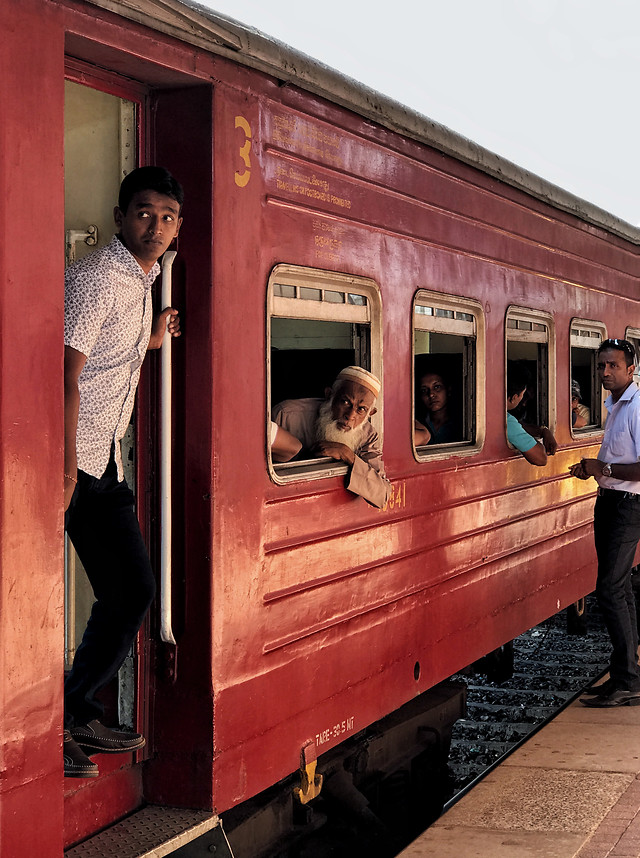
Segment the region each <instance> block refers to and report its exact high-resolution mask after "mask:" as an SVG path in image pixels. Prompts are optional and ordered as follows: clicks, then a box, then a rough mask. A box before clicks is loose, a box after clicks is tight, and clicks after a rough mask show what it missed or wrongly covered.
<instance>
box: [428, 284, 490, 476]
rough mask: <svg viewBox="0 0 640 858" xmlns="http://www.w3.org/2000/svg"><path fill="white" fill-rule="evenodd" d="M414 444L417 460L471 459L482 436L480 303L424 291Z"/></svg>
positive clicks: (482, 341)
mask: <svg viewBox="0 0 640 858" xmlns="http://www.w3.org/2000/svg"><path fill="white" fill-rule="evenodd" d="M413 356H414V378H413V421H412V425H413V443H414V450H415V455H416V458H417V459H418V461H426V460H428V459H431V458H433V457H434V456H440V457H443V456H449V455H452V454H453V455H455V454H468V453H469V452H470V450H469V448H470V447H471V448H472V449H479V448H480V447H481V445H482V441H483V437H484V398H483V397H481V396H480V395H479V390H480V383H481V379H480V378H479V372H478V368H479V367H484V364H485V361H484V319H483V315H482V308H481V306H480V304H478V303H476V302H474V301H471V300H469V299H465V298H457V297H454V296H450V295H441V294H439V293H434V292H427V291H425V290H420V291H419V292H418V293H417V294H416V297H415V301H414V307H413Z"/></svg>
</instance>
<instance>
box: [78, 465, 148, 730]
mask: <svg viewBox="0 0 640 858" xmlns="http://www.w3.org/2000/svg"><path fill="white" fill-rule="evenodd" d="M65 527H66V530H67V533H68V534H69V538H70V539H71V542H72V543H73V546H74V548H75V549H76V551H77V553H78V556H79V558H80V560H81V561H82V565H83V566H84V568H85V571H86V573H87V577H88V578H89V581H90V583H91V587H92V588H93V593H94V596H95V598H96V601H95V603H94V605H93V607H92V609H91V616H90V617H89V622H88V623H87V627H86V629H85V632H84V635H83V638H82V642H81V643H80V646H79V647H78V649H77V651H76V655H75V658H74V660H73V666H72V669H71V673H70V674H69V676H68V677H67V679H66V681H65V684H64V705H65V715H64V725H65V728H66V729H69V728H70V727H74V726H75V727H78V726H82V725H84V724H87V723H88V722H89V721H92V720H93V719H94V718H98V719H100V718H101V717H102V716H103V712H104V709H103V706H102V704H101V703H100V702H99V701H98V700H97V698H96V694H97V693H98V692H99V691H100V689H101V688H104V686H105V685H106V684H107V683H108V682H109V681H110V680H111V679H113V677H114V676H115V675H116V674H117V672H118V670H119V669H120V667H121V665H122V663H123V662H124V660H125V658H126V656H127V653H128V652H129V649H130V647H131V645H132V643H133V642H134V640H135V638H136V635H137V633H138V630H139V629H140V626H141V625H142V621H143V620H144V617H145V615H146V613H147V611H148V610H149V606H150V605H151V602H152V601H153V597H154V595H155V578H154V576H153V571H152V569H151V563H150V561H149V555H148V553H147V549H146V547H145V544H144V542H143V539H142V534H141V533H140V525H139V524H138V519H137V518H136V514H135V508H134V498H133V494H132V492H131V490H130V489H129V487H128V486H127V483H126V482H125V481H122V482H118V476H117V470H116V465H115V462H114V459H113V455H112V456H111V460H110V462H109V465H108V466H107V469H106V471H105V472H104V474H103V475H102V477H101V478H100V479H97V478H96V477H92V476H90V475H89V474H86V473H84V472H83V471H78V485H77V486H76V490H75V492H74V495H73V498H72V500H71V503H70V505H69V509H68V510H67V514H66V517H65Z"/></svg>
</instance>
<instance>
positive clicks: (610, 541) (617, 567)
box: [593, 491, 640, 691]
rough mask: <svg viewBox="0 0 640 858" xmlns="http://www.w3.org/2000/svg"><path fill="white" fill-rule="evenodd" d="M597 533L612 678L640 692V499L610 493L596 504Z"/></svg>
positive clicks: (599, 590) (600, 595)
mask: <svg viewBox="0 0 640 858" xmlns="http://www.w3.org/2000/svg"><path fill="white" fill-rule="evenodd" d="M593 529H594V535H595V543H596V553H597V555H598V580H597V583H596V595H597V597H598V603H599V605H600V611H601V612H602V616H603V619H604V621H605V624H606V626H607V631H608V632H609V637H610V638H611V643H612V645H613V652H612V654H611V667H610V673H611V678H612V679H613V680H614V681H615V682H616V683H617V685H618V686H619V687H620V688H624V689H627V690H628V691H637V690H640V667H638V626H637V621H636V603H635V597H634V594H633V589H632V586H631V568H632V566H633V559H634V556H635V552H636V546H637V544H638V539H639V538H640V495H631V496H628V495H627V494H626V493H625V492H616V491H606V492H604V493H603V494H602V495H600V496H599V497H598V498H597V500H596V506H595V512H594V520H593Z"/></svg>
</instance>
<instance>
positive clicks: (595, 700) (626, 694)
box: [580, 688, 640, 709]
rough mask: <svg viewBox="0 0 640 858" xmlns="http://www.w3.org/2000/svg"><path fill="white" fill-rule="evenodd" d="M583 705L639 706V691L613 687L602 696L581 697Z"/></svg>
mask: <svg viewBox="0 0 640 858" xmlns="http://www.w3.org/2000/svg"><path fill="white" fill-rule="evenodd" d="M580 703H582V704H583V706H594V707H598V708H602V709H604V708H606V707H611V706H640V691H626V690H625V689H624V688H614V690H613V691H612V692H611V693H610V694H606V695H604V696H602V697H581V698H580Z"/></svg>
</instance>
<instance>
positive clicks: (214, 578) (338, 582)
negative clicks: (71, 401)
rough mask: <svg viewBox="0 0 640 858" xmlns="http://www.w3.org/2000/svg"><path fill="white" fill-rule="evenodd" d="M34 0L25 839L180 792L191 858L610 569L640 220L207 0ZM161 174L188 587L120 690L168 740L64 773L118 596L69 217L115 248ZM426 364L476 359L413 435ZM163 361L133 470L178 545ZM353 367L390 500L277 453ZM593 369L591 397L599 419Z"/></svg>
mask: <svg viewBox="0 0 640 858" xmlns="http://www.w3.org/2000/svg"><path fill="white" fill-rule="evenodd" d="M5 12H6V14H5V21H6V22H8V24H7V27H6V29H5V34H4V37H3V51H2V54H1V56H0V64H1V65H0V68H1V70H2V74H1V75H0V87H1V88H2V104H3V121H2V124H1V125H0V140H1V146H0V166H1V169H2V173H3V177H4V181H3V183H2V187H3V189H4V197H5V199H4V206H3V215H2V224H3V242H2V246H1V248H0V271H1V272H2V280H1V287H0V288H1V289H2V292H1V303H0V324H1V326H2V343H3V362H2V393H1V395H0V415H1V417H0V433H1V434H0V463H1V468H2V486H3V491H2V500H1V511H2V544H1V552H2V553H1V558H2V562H1V567H0V569H1V572H0V575H1V582H0V583H1V590H0V593H1V604H2V617H3V622H2V631H1V632H0V634H1V635H2V652H3V670H2V672H1V675H2V679H1V683H2V694H1V695H0V701H1V702H0V725H1V744H0V759H1V769H2V773H3V777H2V780H1V781H0V798H1V803H0V843H1V847H0V848H1V849H2V854H3V855H4V854H6V855H11V856H19V855H25V856H27V855H29V856H31V855H36V854H37V855H39V856H43V858H44V856H60V855H61V854H62V852H63V850H64V848H66V847H72V846H73V845H74V844H76V843H78V842H80V841H84V840H86V839H87V838H90V837H91V836H92V835H93V834H94V833H95V832H97V831H100V830H102V829H107V830H108V834H107V838H113V837H114V836H115V834H114V833H113V831H111V829H110V826H112V825H113V824H114V823H115V822H117V821H118V820H119V819H121V818H123V817H127V816H128V815H130V814H132V813H134V812H135V811H137V810H138V809H139V808H142V807H147V810H146V811H145V813H147V814H148V813H151V812H152V811H151V810H150V809H149V808H155V807H160V808H172V809H173V810H171V811H169V810H161V811H160V818H161V819H162V820H163V822H166V823H167V825H169V826H171V825H173V826H174V829H173V833H171V832H168V833H167V834H166V835H165V834H161V835H158V836H159V837H160V839H164V841H165V845H164V847H163V849H164V850H165V851H164V852H162V854H167V852H168V851H171V849H172V848H173V846H170V845H168V844H169V843H171V844H175V845H182V844H184V843H185V842H186V841H187V840H188V839H189V838H190V837H193V836H195V835H196V834H199V833H201V832H202V831H204V830H206V829H207V828H208V827H211V826H213V825H215V824H216V821H217V816H216V814H221V813H222V814H224V812H225V811H228V810H229V809H230V808H233V807H234V806H238V805H242V804H243V803H245V802H247V800H249V799H251V798H252V797H254V796H256V795H258V794H260V793H262V792H263V791H264V790H266V789H267V788H269V787H271V786H272V785H275V784H277V783H278V782H281V781H282V780H283V779H286V778H290V776H291V775H292V774H293V773H295V772H296V771H297V769H298V767H299V765H300V759H301V753H302V760H303V763H309V764H310V765H309V768H308V772H307V774H308V775H310V776H312V784H311V787H312V789H311V794H312V793H313V775H314V768H313V761H314V759H315V757H316V756H318V755H319V756H320V761H321V765H320V767H319V768H320V771H322V768H323V767H322V762H323V760H324V759H329V756H328V755H327V754H328V752H329V751H332V750H333V749H338V750H337V751H335V753H336V754H339V753H340V747H341V746H342V743H344V742H345V741H347V742H348V741H350V740H353V737H357V736H358V735H359V734H360V733H361V731H363V730H364V729H365V728H366V727H367V726H368V725H370V724H372V723H373V722H376V721H378V720H379V719H381V718H383V717H384V716H387V715H389V714H390V713H396V712H397V710H399V709H401V707H403V706H404V705H406V704H407V703H409V702H411V701H414V702H413V703H412V704H411V705H412V707H414V708H413V709H412V710H411V713H410V716H407V717H408V719H409V721H410V720H411V718H413V717H415V713H416V711H423V709H424V708H425V707H426V705H427V704H426V703H424V702H423V701H425V700H426V699H427V698H425V697H424V696H422V695H424V693H425V692H427V691H428V690H429V689H432V688H433V687H434V686H435V685H436V684H437V683H439V682H440V681H441V680H443V679H445V678H447V677H449V676H450V675H452V674H453V673H455V672H456V671H457V670H459V669H461V668H462V667H464V666H465V665H467V664H469V663H471V662H472V661H474V660H475V659H477V658H479V657H481V656H483V655H484V654H486V653H488V652H490V651H491V650H493V649H495V648H496V647H499V646H500V645H502V644H504V643H505V642H506V641H508V640H510V639H511V638H513V637H514V636H516V635H517V634H519V633H520V632H522V631H523V630H525V629H527V628H529V627H530V626H531V625H533V624H535V623H537V622H539V621H540V620H542V619H544V618H545V617H548V616H549V615H551V614H553V613H554V612H556V611H558V610H560V609H562V608H564V607H566V606H567V605H569V604H571V603H572V602H574V601H575V600H577V599H579V598H580V597H582V596H583V595H584V594H585V593H587V592H589V591H590V590H591V589H592V586H593V582H594V558H593V548H592V538H591V531H590V522H591V510H592V497H591V495H592V486H589V485H588V484H586V485H582V484H580V485H578V484H577V483H576V481H575V480H569V479H568V478H567V468H568V466H569V464H570V463H571V462H573V461H575V460H576V459H577V458H579V457H580V456H582V455H593V453H594V451H595V450H597V447H598V444H599V438H600V436H601V425H602V404H601V395H600V392H599V391H598V389H597V388H596V387H595V386H594V385H593V383H592V379H593V361H594V354H595V351H596V349H597V346H598V343H599V342H601V340H602V339H603V338H605V337H606V336H608V335H609V334H611V335H613V336H622V335H626V336H627V337H630V338H632V339H636V340H640V313H639V310H638V301H637V282H638V281H637V278H638V274H639V273H640V260H639V251H638V244H639V242H640V233H639V232H638V230H636V229H634V228H632V227H630V226H629V225H627V224H624V223H622V222H620V221H618V220H616V219H615V218H613V217H611V216H609V215H607V214H606V213H604V212H602V211H600V210H597V209H595V208H594V207H592V206H590V205H587V204H585V203H582V202H580V201H579V200H576V199H574V198H573V197H571V196H570V195H568V194H565V193H563V192H562V191H560V190H559V189H557V188H555V187H552V186H549V185H547V184H546V183H544V182H543V181H541V180H539V179H537V178H536V177H533V176H530V175H528V174H526V173H525V172H523V171H520V170H518V169H517V168H515V167H513V165H510V164H508V163H506V162H503V161H501V160H500V159H498V158H495V157H494V156H492V155H490V153H487V152H484V151H482V150H481V149H479V148H478V147H475V146H474V145H472V144H471V143H468V142H467V141H464V140H462V139H460V138H457V137H456V136H455V135H453V134H451V133H450V132H448V131H446V130H445V129H442V128H439V127H438V126H436V125H434V124H433V123H430V122H429V121H427V120H426V119H424V118H423V117H420V116H417V115H415V114H412V113H411V112H410V111H408V110H406V109H404V108H401V107H400V106H398V105H396V104H393V103H391V102H389V101H387V100H385V99H384V98H382V97H381V96H378V95H376V94H375V93H372V92H370V91H368V90H366V89H365V88H364V87H361V86H359V85H357V84H355V83H353V82H352V81H349V80H346V79H344V78H342V77H340V76H339V75H337V74H335V73H333V72H331V71H330V70H328V69H326V68H324V67H322V66H319V65H317V64H315V63H314V62H312V61H311V60H309V59H308V58H306V57H303V56H301V55H299V54H297V53H296V52H295V51H292V50H290V49H289V48H286V47H284V46H283V45H280V44H278V43H276V42H273V41H271V40H269V39H267V38H265V37H263V36H261V35H260V34H258V33H256V32H254V31H252V30H250V29H247V28H244V27H241V26H240V25H238V24H236V23H234V22H231V21H229V20H227V19H225V18H223V17H221V16H218V15H215V14H213V13H207V12H206V11H205V10H203V9H202V8H200V7H198V6H195V5H193V6H192V5H189V4H183V3H180V2H178V0H169V2H153V0H141V2H138V3H135V4H134V3H130V2H127V0H95V2H80V0H19V2H18V0H6V3H5ZM137 163H162V164H165V165H166V166H168V167H169V168H170V169H171V171H172V172H173V173H174V174H175V175H176V176H177V177H178V178H179V179H180V180H181V181H182V182H183V184H184V185H185V189H186V195H187V205H186V209H185V223H184V229H183V231H182V233H181V237H180V248H179V255H178V258H177V260H176V263H175V266H174V273H175V283H174V287H175V289H174V293H175V297H174V303H175V304H176V305H177V306H178V307H179V308H180V309H181V315H182V318H183V323H184V330H185V336H184V337H183V338H182V340H181V341H179V342H178V343H177V344H175V345H174V349H173V351H174V361H173V363H174V365H173V370H172V379H173V405H172V414H173V430H172V448H171V450H172V452H171V468H172V475H173V490H172V501H173V503H172V515H173V525H172V535H173V549H172V561H173V564H172V565H173V573H172V580H171V593H169V591H168V590H167V589H166V588H165V590H164V594H163V597H162V598H161V599H159V600H158V605H157V606H156V608H154V610H153V615H152V616H151V618H150V620H149V624H148V627H147V628H146V629H145V632H144V634H142V635H141V637H140V641H139V646H138V648H137V650H136V652H135V653H133V654H132V657H131V659H130V661H129V663H128V665H127V670H126V671H123V672H122V674H123V675H122V676H121V678H120V682H119V689H116V690H114V695H113V701H112V705H113V715H114V717H118V718H119V719H120V720H121V721H123V722H125V723H129V724H131V725H135V726H136V728H137V729H142V730H143V731H144V732H145V733H146V735H147V736H148V746H147V748H146V749H145V751H144V753H143V754H140V755H139V756H138V757H137V758H136V759H135V760H134V759H132V760H126V759H125V761H124V762H123V760H122V758H121V757H118V758H117V759H115V760H113V761H111V760H106V762H105V763H104V764H103V765H102V766H101V772H102V774H101V776H100V777H99V778H98V779H97V780H95V781H91V782H87V783H84V782H69V781H67V782H63V777H62V767H61V759H60V757H61V755H60V747H61V731H62V713H61V707H62V674H63V658H62V657H63V650H65V647H66V656H67V659H70V658H71V656H72V654H73V649H74V645H75V644H74V641H75V630H76V626H77V627H78V628H81V627H82V625H83V618H84V612H85V611H86V609H87V606H86V603H87V601H90V595H89V594H88V593H87V588H86V585H84V584H83V579H82V570H81V569H79V568H75V570H74V562H73V552H72V551H71V550H69V551H68V558H67V563H66V568H67V572H66V576H67V578H66V581H67V587H66V589H67V596H66V599H65V598H64V588H63V567H64V565H65V563H64V558H63V533H62V530H63V525H62V521H63V516H62V471H63V468H62V444H63V438H62V336H61V331H62V309H63V267H64V261H63V255H62V252H61V239H62V232H63V223H64V229H65V231H66V237H67V242H66V245H67V257H68V258H71V257H73V256H74V255H76V254H78V253H83V252H87V251H88V250H90V247H87V245H88V244H89V245H90V244H91V242H96V241H97V242H98V243H102V242H103V241H106V240H108V239H109V238H110V236H111V222H110V210H111V207H112V205H113V201H114V200H115V197H116V189H117V187H118V184H119V180H120V178H121V176H122V175H123V173H125V172H127V170H128V169H131V167H133V166H135V165H136V164H137ZM625 326H626V327H625ZM425 357H430V358H437V359H438V360H439V361H440V363H441V364H442V365H445V366H446V367H447V370H448V372H449V373H450V377H451V380H452V381H451V384H452V389H454V390H455V396H456V399H457V402H458V405H459V419H460V423H459V426H460V428H459V432H458V435H457V437H456V438H455V439H453V440H450V441H447V442H445V443H441V444H433V445H428V446H426V447H415V446H414V443H413V436H412V428H413V415H414V407H415V402H414V383H415V381H416V378H415V375H416V373H415V371H414V368H415V367H416V366H419V365H420V361H421V360H422V359H423V358H425ZM510 358H517V359H520V360H524V361H526V362H527V363H528V364H529V366H530V368H531V370H532V371H533V378H534V382H533V384H532V388H531V389H532V393H533V396H532V399H531V401H530V403H529V406H528V407H529V409H530V411H529V414H530V417H532V418H533V419H535V421H537V422H539V423H546V424H548V425H549V426H551V428H552V429H553V430H554V432H555V434H556V437H557V439H558V441H559V445H560V446H559V450H558V453H557V455H556V456H555V457H554V458H553V459H551V460H550V461H549V463H548V465H547V466H546V467H545V468H534V467H532V466H531V465H529V464H528V463H527V462H526V461H524V459H523V458H522V457H521V456H520V455H519V454H517V453H516V452H515V451H514V450H512V449H510V448H509V446H508V444H507V441H506V436H505V381H504V379H505V362H506V360H507V359H510ZM147 360H148V365H147V366H146V374H145V376H144V379H143V383H142V387H141V390H140V393H139V400H138V411H137V422H136V427H135V430H134V429H132V433H131V450H130V456H129V458H130V461H131V471H130V478H131V479H132V480H133V483H134V485H135V486H136V492H137V498H138V505H139V513H140V517H141V521H142V522H143V525H144V530H145V534H146V537H147V539H148V542H149V545H150V546H152V550H153V552H154V553H155V554H156V555H157V554H159V543H160V533H159V531H160V526H159V522H160V520H161V519H160V512H159V508H158V492H159V488H158V486H159V471H160V465H159V453H158V450H159V439H158V433H157V428H156V427H157V419H156V416H157V407H158V401H159V398H160V394H159V366H158V365H157V364H156V363H155V362H154V359H151V358H148V359H147ZM353 363H355V364H360V365H362V366H365V367H367V368H369V369H371V370H372V371H373V372H375V373H376V374H377V375H379V376H380V378H381V379H382V381H383V390H382V395H381V398H380V402H379V408H378V413H377V414H376V415H375V417H374V418H373V422H374V424H375V427H376V428H377V430H378V432H379V433H380V435H381V437H382V438H383V440H384V459H385V465H386V470H387V474H388V476H389V478H390V480H391V483H392V493H391V497H390V500H389V502H388V504H387V506H386V508H385V509H384V510H378V509H375V508H373V507H371V506H369V505H367V504H366V503H365V502H364V501H363V500H362V499H359V498H356V497H355V496H353V495H352V494H350V493H349V492H347V491H346V490H345V488H344V472H345V469H344V468H342V467H340V466H339V465H337V464H336V463H335V462H333V461H331V460H314V461H302V462H295V463H292V464H286V465H275V464H273V463H272V462H271V461H270V456H269V453H268V442H267V439H268V426H269V413H270V408H271V406H272V405H274V404H275V403H276V402H277V401H279V400H280V399H283V398H286V397H291V396H294V397H295V396H313V395H317V394H318V393H319V392H321V390H322V388H323V387H324V385H325V384H326V383H327V382H329V383H330V382H331V380H332V376H333V375H335V372H336V371H337V369H339V368H340V367H341V366H344V365H346V364H353ZM572 378H574V379H576V380H578V381H579V383H580V385H581V388H582V392H583V400H584V403H585V404H586V406H587V408H588V409H589V418H588V422H587V425H586V426H585V427H584V428H582V429H580V430H573V429H572V426H571V420H570V385H571V379H572ZM65 606H66V607H65ZM161 612H164V613H163V614H162V616H161ZM170 621H171V626H170V627H169V622H170ZM161 630H162V636H163V637H164V638H171V637H173V639H174V640H175V644H173V643H166V642H164V641H163V640H161ZM65 635H66V637H65ZM416 701H417V702H416ZM116 707H117V709H116ZM416 707H417V708H416ZM421 707H422V708H421ZM398 723H399V722H398ZM398 753H400V755H401V752H398ZM323 755H325V756H324V757H323ZM292 782H293V781H287V782H286V786H285V787H283V789H286V791H287V792H286V794H287V795H289V794H290V789H291V785H292ZM296 782H297V783H298V785H299V783H300V777H299V776H298V777H297V781H296ZM179 808H187V809H195V810H194V811H193V812H191V811H189V812H187V811H180V810H178V809H179ZM35 814H37V824H34V815H35ZM151 827H152V828H153V829H154V831H155V832H156V834H157V825H156V822H154V823H153V824H152V826H151ZM187 828H190V829H191V834H184V833H183V830H184V829H187ZM176 832H177V833H176ZM124 836H125V837H126V835H124ZM171 838H174V839H173V840H172V839H171ZM70 854H76V855H79V854H82V852H81V851H78V850H76V851H75V852H70ZM97 854H100V853H97ZM122 854H125V852H124V849H123V851H122ZM131 854H134V853H133V852H132V853H131ZM135 854H144V853H143V852H140V853H135ZM158 854H160V853H158ZM253 854H255V852H254V853H253Z"/></svg>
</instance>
